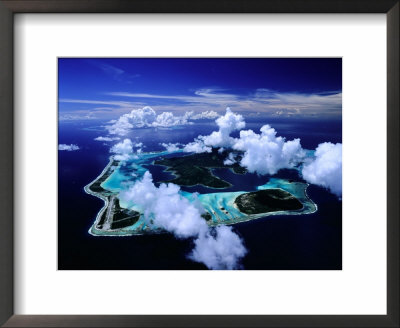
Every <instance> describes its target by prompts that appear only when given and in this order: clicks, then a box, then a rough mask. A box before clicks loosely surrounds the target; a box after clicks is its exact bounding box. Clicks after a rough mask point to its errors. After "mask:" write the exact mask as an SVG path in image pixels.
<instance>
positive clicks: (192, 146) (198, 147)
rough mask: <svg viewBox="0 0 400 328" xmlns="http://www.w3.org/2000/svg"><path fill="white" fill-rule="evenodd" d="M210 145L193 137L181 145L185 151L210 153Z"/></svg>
mask: <svg viewBox="0 0 400 328" xmlns="http://www.w3.org/2000/svg"><path fill="white" fill-rule="evenodd" d="M211 150H212V149H211V147H209V146H206V145H205V144H204V142H203V140H201V139H195V140H194V141H193V142H190V143H188V144H187V145H185V147H183V151H184V152H187V153H211Z"/></svg>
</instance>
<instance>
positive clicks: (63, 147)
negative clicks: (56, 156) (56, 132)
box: [58, 144, 79, 151]
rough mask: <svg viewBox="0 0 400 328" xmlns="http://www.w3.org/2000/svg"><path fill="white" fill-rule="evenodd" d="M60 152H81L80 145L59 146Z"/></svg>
mask: <svg viewBox="0 0 400 328" xmlns="http://www.w3.org/2000/svg"><path fill="white" fill-rule="evenodd" d="M58 150H66V151H74V150H79V147H78V145H74V144H70V145H66V144H59V145H58Z"/></svg>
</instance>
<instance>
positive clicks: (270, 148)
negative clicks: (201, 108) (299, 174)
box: [183, 108, 305, 174]
mask: <svg viewBox="0 0 400 328" xmlns="http://www.w3.org/2000/svg"><path fill="white" fill-rule="evenodd" d="M215 122H216V123H217V125H218V131H214V132H212V133H211V134H210V135H208V136H199V137H197V138H196V139H195V140H194V141H193V142H191V143H189V144H187V145H186V146H185V147H184V148H183V150H184V151H186V152H195V153H201V152H211V147H216V148H218V147H220V149H221V148H227V149H234V150H239V151H242V152H243V153H244V154H243V157H242V159H241V161H240V165H241V166H243V167H245V168H246V169H247V170H248V171H249V172H256V173H258V174H275V173H277V172H278V171H279V170H280V169H283V168H293V167H294V166H296V165H297V164H299V163H300V162H301V160H302V159H303V158H304V156H305V152H304V150H303V149H302V147H301V144H300V139H294V140H290V141H286V140H285V138H283V137H277V136H276V131H275V129H273V128H271V127H270V126H269V125H264V126H263V127H262V128H261V129H260V132H261V133H260V134H258V133H255V132H254V131H253V130H242V131H240V137H239V138H233V137H231V136H230V135H231V133H232V132H233V131H235V130H241V129H243V128H244V127H245V125H246V123H245V121H244V119H243V116H242V115H238V114H235V113H233V112H232V111H231V110H230V109H229V108H227V109H226V113H225V115H224V116H221V117H219V118H218V119H217V120H216V121H215ZM234 163H235V159H234V154H232V153H231V154H229V156H228V158H227V159H226V160H225V161H224V164H225V165H232V164H234Z"/></svg>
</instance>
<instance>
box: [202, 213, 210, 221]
mask: <svg viewBox="0 0 400 328" xmlns="http://www.w3.org/2000/svg"><path fill="white" fill-rule="evenodd" d="M201 217H202V218H203V219H204V220H206V221H211V219H212V216H211V214H210V213H208V212H205V213H203V214H202V215H201Z"/></svg>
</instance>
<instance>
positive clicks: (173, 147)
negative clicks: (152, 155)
mask: <svg viewBox="0 0 400 328" xmlns="http://www.w3.org/2000/svg"><path fill="white" fill-rule="evenodd" d="M160 145H161V146H163V147H164V148H165V149H166V150H167V151H169V152H174V151H178V150H179V146H180V145H181V144H180V143H178V142H177V143H170V142H169V143H161V144H160Z"/></svg>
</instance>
